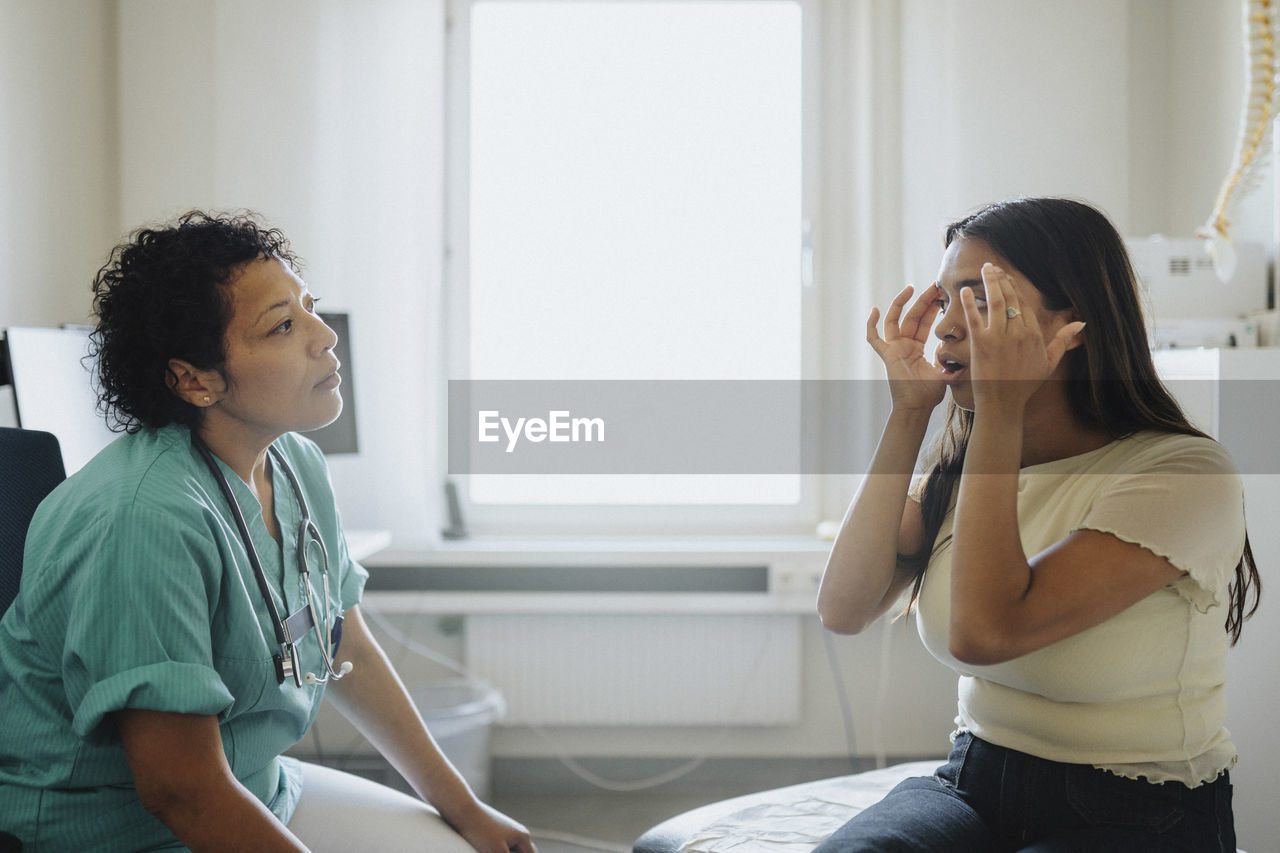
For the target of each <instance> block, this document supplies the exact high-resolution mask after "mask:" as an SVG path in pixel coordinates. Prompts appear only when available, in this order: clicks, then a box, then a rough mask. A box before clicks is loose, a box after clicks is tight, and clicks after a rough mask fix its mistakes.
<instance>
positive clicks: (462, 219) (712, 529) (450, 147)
mask: <svg viewBox="0 0 1280 853" xmlns="http://www.w3.org/2000/svg"><path fill="white" fill-rule="evenodd" d="M485 2H491V0H447V2H446V16H447V17H446V33H445V134H444V148H445V150H444V162H445V181H444V186H445V203H444V235H443V236H444V241H445V246H444V288H443V299H444V305H443V312H442V317H443V320H444V323H443V331H444V338H445V339H444V341H443V347H442V349H443V352H444V359H443V360H442V362H443V371H444V378H445V380H446V381H444V382H442V383H441V384H442V385H443V386H445V387H447V385H448V382H447V380H448V379H455V380H456V379H461V378H466V377H468V376H469V370H468V360H469V359H468V350H469V338H470V328H469V327H470V305H469V292H468V283H469V269H468V260H469V234H468V225H469V221H470V210H469V198H470V192H469V179H470V174H469V162H468V157H469V148H470V146H469V132H470V101H469V95H470V92H469V67H470V41H471V39H470V35H471V23H470V21H471V9H472V7H473V6H476V5H479V4H482V3H485ZM502 2H508V3H510V2H539V0H502ZM561 2H605V3H609V2H632V0H561ZM654 2H664V3H682V2H707V0H654ZM712 2H730V0H712ZM732 2H752V0H732ZM790 2H794V3H795V4H796V5H797V6H798V7H799V8H800V12H801V57H802V60H801V61H802V67H801V80H802V90H801V99H802V105H801V152H802V153H801V156H802V165H801V187H802V189H801V221H800V223H798V225H799V227H800V233H798V234H797V248H798V250H799V251H800V252H801V253H802V254H801V280H800V281H798V282H797V286H799V287H800V288H801V300H800V304H801V319H800V322H801V353H800V357H801V376H802V378H803V379H811V378H822V377H823V373H824V371H823V365H822V359H823V345H822V333H823V329H824V327H825V326H826V325H827V324H826V323H824V313H825V312H824V310H823V308H824V306H823V287H822V281H821V280H820V276H819V274H818V273H816V272H815V266H816V265H815V262H814V259H815V256H816V254H817V253H816V251H815V246H814V242H815V239H816V238H815V235H817V234H819V233H821V229H820V227H819V226H820V217H819V214H820V213H821V212H822V211H820V209H819V205H820V204H821V201H822V197H823V194H822V192H821V188H820V184H819V178H820V174H821V164H820V156H821V144H820V136H821V132H822V127H821V120H820V119H821V117H820V115H819V110H820V106H821V103H822V92H821V89H820V86H821V82H822V81H821V65H822V50H821V49H822V21H821V12H822V0H790ZM827 319H828V320H829V317H828V318H827ZM445 403H446V404H447V401H445ZM441 432H442V434H441V438H440V442H439V456H438V458H439V460H440V463H441V470H442V471H443V472H445V476H446V478H447V479H450V480H451V481H452V482H453V485H454V487H455V488H456V492H457V496H458V499H459V502H460V504H461V507H462V511H463V515H464V517H465V519H466V524H467V527H468V529H469V531H470V533H471V534H472V535H479V536H494V535H509V536H529V535H543V534H548V535H563V534H588V533H589V534H591V535H610V536H628V535H635V536H654V535H691V534H698V535H739V536H740V535H747V534H751V535H756V534H763V535H797V534H811V533H812V532H813V530H814V528H815V525H816V524H817V523H818V522H819V521H821V520H822V519H823V517H824V514H823V513H824V510H825V509H826V507H824V506H823V503H824V497H825V495H824V492H826V491H827V489H824V487H823V486H824V484H823V483H822V482H820V481H821V480H823V479H826V478H824V477H820V476H817V475H812V474H802V475H801V476H800V499H799V500H798V501H797V502H796V503H794V504H785V505H780V504H754V505H753V504H644V505H636V504H631V505H626V504H618V505H583V504H545V505H530V504H491V503H485V504H477V503H475V502H473V501H472V500H471V499H470V488H469V479H470V478H469V477H467V476H455V475H450V474H448V463H447V447H446V444H447V438H448V436H447V430H443V429H442V431H441ZM841 491H843V490H841Z"/></svg>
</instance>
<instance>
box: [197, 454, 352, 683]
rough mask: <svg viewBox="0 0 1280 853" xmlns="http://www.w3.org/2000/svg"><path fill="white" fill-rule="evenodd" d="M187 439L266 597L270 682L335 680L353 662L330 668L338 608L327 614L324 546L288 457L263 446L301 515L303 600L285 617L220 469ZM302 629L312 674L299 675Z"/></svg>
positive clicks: (337, 635) (334, 651)
mask: <svg viewBox="0 0 1280 853" xmlns="http://www.w3.org/2000/svg"><path fill="white" fill-rule="evenodd" d="M191 443H192V444H194V445H195V446H196V449H197V450H199V451H200V455H201V456H202V457H204V461H205V464H206V465H208V466H209V470H210V471H211V472H212V473H213V478H214V479H215V480H216V481H217V482H218V486H219V488H221V489H222V495H223V497H225V498H226V499H227V506H229V507H230V508H231V515H232V516H234V517H235V520H236V527H237V528H238V529H239V531H240V539H241V541H242V542H243V543H244V549H245V552H246V553H248V555H249V563H250V564H251V565H252V566H253V573H254V575H255V576H256V577H257V579H258V588H259V589H260V590H261V591H262V597H263V599H264V600H265V601H266V603H267V613H268V614H269V615H270V616H271V626H272V628H274V629H275V635H276V642H277V643H279V644H280V651H279V652H278V653H275V654H273V655H271V660H272V661H273V662H274V663H275V668H276V682H277V683H279V684H284V680H285V679H286V678H291V679H293V683H294V684H295V685H297V686H298V687H301V686H302V682H303V681H304V680H305V681H306V683H307V684H324V683H325V682H327V681H329V680H330V679H332V680H334V681H338V680H340V679H341V678H342V677H343V676H344V675H346V674H347V673H348V672H350V671H351V670H352V668H353V665H352V663H351V661H346V662H344V663H342V664H341V665H340V666H339V667H338V668H337V669H334V656H335V655H336V654H337V652H338V645H339V644H340V643H341V642H342V614H341V613H339V614H337V615H336V616H334V617H333V619H332V620H331V619H330V617H329V552H328V550H326V549H325V547H324V541H323V540H322V539H321V538H320V531H319V530H317V529H316V526H315V524H314V523H312V521H311V511H310V510H309V509H308V508H307V501H306V498H304V497H303V495H302V487H301V486H300V485H299V484H298V478H297V477H296V476H294V473H293V469H292V468H290V467H289V463H287V462H285V461H284V454H282V453H281V452H280V451H279V450H277V449H276V448H275V446H274V445H272V446H271V447H270V448H269V451H270V453H271V458H272V461H273V463H274V464H276V465H279V466H280V470H281V471H283V472H284V475H285V477H286V478H287V479H288V480H289V485H290V486H291V487H292V488H293V496H294V498H296V499H297V501H298V512H299V513H300V514H301V515H302V521H301V522H300V523H299V525H298V572H299V574H301V575H302V590H303V593H304V594H305V595H306V599H307V603H306V604H305V605H303V606H302V607H301V608H299V609H298V612H296V613H294V614H293V615H292V616H290V617H289V618H288V619H281V618H280V611H279V610H278V609H276V603H275V599H273V598H272V597H271V585H270V584H269V583H268V582H267V574H266V572H264V571H263V570H262V561H261V560H259V559H258V550H257V549H256V548H254V547H253V540H252V538H251V537H250V536H249V526H248V525H247V524H245V521H244V515H243V514H241V512H240V504H239V503H238V502H237V501H236V496H235V495H234V494H232V492H231V485H230V484H229V483H228V482H227V478H226V477H225V476H223V474H222V469H221V468H219V467H218V463H217V461H216V460H215V459H214V458H213V452H212V451H211V450H209V447H208V445H206V444H205V443H204V441H202V440H201V439H200V437H199V436H198V435H196V434H195V433H194V432H193V433H192V434H191ZM311 542H315V543H316V544H317V545H319V546H320V580H321V586H322V588H323V589H324V608H323V609H322V610H321V611H320V612H321V613H322V614H323V620H324V628H323V630H321V627H320V620H319V619H317V618H316V605H315V599H314V597H313V593H312V591H311V569H310V567H309V566H308V565H307V546H308V545H310V544H311ZM308 629H311V630H312V631H313V632H314V633H315V635H316V639H317V640H318V641H319V643H320V656H321V658H322V659H323V660H324V668H325V672H324V673H322V674H321V675H318V676H317V675H316V674H315V673H313V672H308V673H306V675H305V676H304V675H303V674H302V667H301V665H300V664H299V662H298V642H297V640H295V639H294V637H295V635H296V636H297V637H301V636H302V635H303V634H305V633H306V632H307V630H308Z"/></svg>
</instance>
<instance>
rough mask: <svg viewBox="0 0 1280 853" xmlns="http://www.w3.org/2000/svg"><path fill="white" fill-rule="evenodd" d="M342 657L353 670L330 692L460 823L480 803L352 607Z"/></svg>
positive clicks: (337, 704)
mask: <svg viewBox="0 0 1280 853" xmlns="http://www.w3.org/2000/svg"><path fill="white" fill-rule="evenodd" d="M344 634H345V636H344V638H343V642H342V648H341V654H340V655H339V657H340V658H341V659H342V660H344V661H346V660H350V661H351V663H352V664H353V669H352V670H351V672H350V673H349V674H348V675H347V676H346V677H345V678H343V679H342V680H341V681H337V682H334V683H333V684H331V685H330V686H329V690H328V692H327V694H326V695H327V697H328V698H329V700H330V701H331V702H332V703H333V704H334V706H335V707H336V708H337V709H338V710H339V711H340V712H341V713H342V715H343V716H345V717H346V718H347V719H348V720H350V721H351V723H352V724H353V725H355V727H356V728H357V729H359V730H360V733H361V734H363V735H364V736H365V737H366V738H368V739H369V742H370V743H372V744H373V746H374V747H375V748H376V749H377V750H378V752H380V753H381V754H382V755H383V756H384V757H385V758H386V759H387V760H388V761H389V762H391V764H392V766H394V767H395V768H396V770H397V771H399V772H400V774H401V775H402V776H404V778H405V779H406V780H408V782H409V784H411V785H412V786H413V788H414V790H416V791H417V792H418V793H419V794H420V795H421V796H422V798H423V799H425V800H426V801H427V802H429V803H430V804H431V805H433V806H435V808H436V809H437V810H438V811H439V812H440V814H441V816H443V817H444V818H445V820H447V821H449V822H450V823H454V824H455V825H456V820H457V818H458V817H459V816H461V815H463V814H464V813H465V812H467V811H468V810H471V809H475V808H477V801H476V798H475V796H474V794H472V792H471V790H470V788H468V787H467V784H466V782H464V781H463V780H462V777H461V776H459V775H458V773H457V771H456V770H454V768H453V766H452V765H451V764H449V762H448V760H447V759H446V758H445V757H444V755H443V754H442V753H441V752H440V749H439V747H438V746H437V745H436V743H435V741H434V740H433V739H432V737H431V735H430V733H429V732H428V731H427V728H426V726H425V725H424V724H423V722H422V718H421V716H419V714H418V711H417V708H416V707H415V706H414V704H413V701H412V700H411V699H410V697H409V693H408V691H407V690H406V689H405V687H404V683H403V682H401V680H400V677H399V676H398V675H396V673H395V670H394V668H393V667H392V666H391V663H390V661H389V660H388V659H387V656H386V654H385V653H384V652H383V650H382V647H381V646H379V645H378V643H377V641H376V640H375V639H374V637H373V635H372V634H370V633H369V629H368V626H367V625H366V624H365V622H364V619H363V617H362V616H361V615H360V612H359V608H357V607H353V608H352V609H351V610H349V611H348V612H347V616H346V619H345V621H344Z"/></svg>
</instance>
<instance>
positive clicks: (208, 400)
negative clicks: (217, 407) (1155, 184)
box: [204, 394, 213, 406]
mask: <svg viewBox="0 0 1280 853" xmlns="http://www.w3.org/2000/svg"><path fill="white" fill-rule="evenodd" d="M211 403H213V398H212V397H210V396H209V395H208V394H205V395H204V404H205V405H206V406H208V405H210V404H211Z"/></svg>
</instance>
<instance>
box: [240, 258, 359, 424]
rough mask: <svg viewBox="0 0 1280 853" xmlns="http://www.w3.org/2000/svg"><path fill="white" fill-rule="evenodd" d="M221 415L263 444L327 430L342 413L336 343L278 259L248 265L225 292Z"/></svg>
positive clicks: (309, 299) (297, 280)
mask: <svg viewBox="0 0 1280 853" xmlns="http://www.w3.org/2000/svg"><path fill="white" fill-rule="evenodd" d="M228 287H229V288H230V295H231V319H230V321H229V322H228V323H227V331H226V352H227V361H226V365H225V367H224V369H223V374H224V379H225V380H226V389H225V391H224V392H223V393H222V394H221V395H219V401H218V405H219V408H220V410H221V414H222V415H223V416H225V417H228V418H230V419H231V420H232V422H233V423H234V424H236V425H237V426H238V428H240V429H243V430H244V431H245V432H246V433H248V434H250V435H254V436H261V437H266V438H268V439H269V440H271V439H274V438H275V437H276V436H278V435H280V434H282V433H285V432H290V431H298V432H304V431H306V430H312V429H318V428H320V427H322V426H325V425H326V424H329V423H332V422H333V421H334V419H335V418H337V417H338V415H339V414H341V412H342V395H341V393H340V392H339V391H338V386H339V385H340V384H341V383H342V378H341V376H339V375H338V368H339V367H340V366H341V365H340V364H339V363H338V359H337V357H336V356H335V355H334V354H333V347H334V345H335V344H337V342H338V337H337V335H335V334H334V332H333V330H332V329H330V328H329V327H328V326H326V325H325V323H324V321H323V320H321V319H320V317H319V316H318V315H317V314H316V313H315V299H314V297H312V296H311V294H310V292H308V290H307V286H306V284H305V283H304V282H303V281H302V279H300V278H298V276H297V275H295V274H294V273H293V271H291V270H290V269H289V268H288V267H287V266H285V264H284V263H283V262H282V261H280V260H279V259H276V258H272V259H271V260H256V261H250V262H248V263H246V264H244V266H242V267H241V268H240V271H239V273H238V274H237V275H235V276H234V277H233V278H232V280H231V283H230V284H229V285H228Z"/></svg>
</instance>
